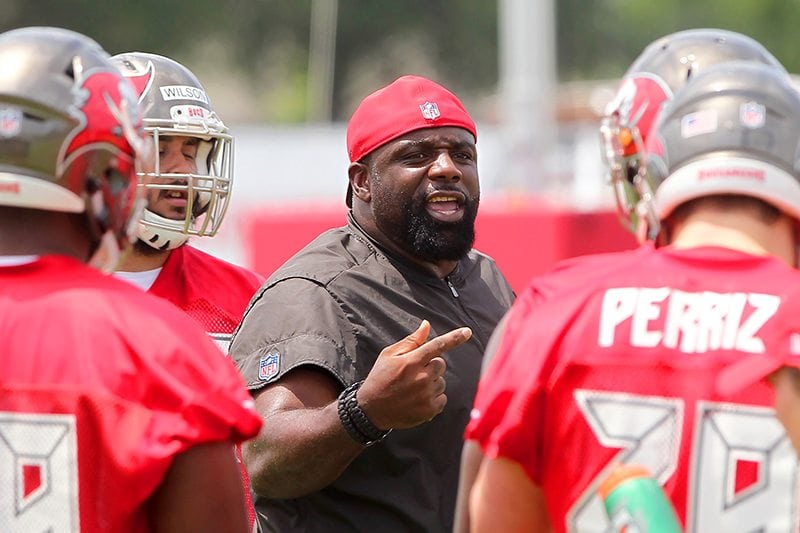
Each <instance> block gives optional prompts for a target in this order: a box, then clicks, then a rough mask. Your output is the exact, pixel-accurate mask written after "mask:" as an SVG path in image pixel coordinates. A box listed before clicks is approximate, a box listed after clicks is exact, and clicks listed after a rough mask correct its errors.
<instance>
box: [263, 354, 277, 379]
mask: <svg viewBox="0 0 800 533" xmlns="http://www.w3.org/2000/svg"><path fill="white" fill-rule="evenodd" d="M280 364H281V354H280V353H278V352H276V351H273V352H269V353H268V354H267V355H262V356H261V359H259V361H258V379H260V380H261V381H269V380H270V379H272V378H274V377H275V376H277V375H278V369H279V368H280Z"/></svg>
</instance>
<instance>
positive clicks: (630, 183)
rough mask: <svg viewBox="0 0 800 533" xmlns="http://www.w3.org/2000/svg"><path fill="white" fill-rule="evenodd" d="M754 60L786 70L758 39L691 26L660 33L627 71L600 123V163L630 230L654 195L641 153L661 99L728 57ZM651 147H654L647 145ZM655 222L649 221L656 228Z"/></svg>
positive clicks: (621, 214)
mask: <svg viewBox="0 0 800 533" xmlns="http://www.w3.org/2000/svg"><path fill="white" fill-rule="evenodd" d="M736 60H738V61H753V62H756V63H762V64H765V65H769V66H772V67H774V68H777V69H779V70H781V71H783V72H785V69H784V68H783V66H782V65H781V64H780V63H779V62H778V60H777V59H775V57H773V55H772V54H770V53H769V51H767V49H766V48H764V47H763V46H762V45H761V44H759V43H758V42H757V41H755V40H753V39H751V38H750V37H747V36H746V35H742V34H740V33H736V32H731V31H726V30H719V29H692V30H685V31H679V32H676V33H673V34H670V35H667V36H665V37H662V38H660V39H658V40H656V41H654V42H652V43H651V44H650V45H648V46H647V47H646V48H645V49H644V51H643V52H642V53H641V54H640V55H639V57H638V58H636V60H635V61H634V62H633V64H632V65H631V66H630V68H629V69H628V71H627V72H626V73H625V75H624V77H623V78H622V82H621V84H620V88H619V90H618V92H617V94H616V96H615V97H614V99H613V100H612V101H611V102H610V103H609V104H608V106H607V108H606V111H605V115H604V117H603V120H602V122H601V126H600V134H601V142H602V148H603V161H604V162H605V164H606V167H607V169H608V173H609V179H610V181H611V184H612V186H613V187H614V194H615V199H616V200H617V207H618V211H619V213H620V216H621V218H622V219H623V222H624V223H625V224H626V225H628V226H629V228H630V229H631V230H635V229H636V228H637V227H639V224H638V219H639V217H640V216H641V215H647V216H651V215H650V214H647V213H637V212H636V206H637V204H639V200H640V199H641V198H642V197H643V196H649V195H652V192H651V191H650V189H649V186H648V184H647V182H646V180H645V178H644V165H643V164H642V156H643V154H644V153H645V148H644V147H645V144H646V143H647V140H648V134H649V133H650V130H651V129H652V127H653V126H654V125H655V123H656V120H657V118H658V114H659V111H660V110H661V107H662V105H663V104H664V103H666V102H667V101H669V100H671V99H672V98H673V95H674V93H675V91H677V90H678V89H680V88H681V87H683V86H684V85H685V84H686V82H687V81H688V80H690V79H691V78H692V77H693V76H695V75H697V73H698V72H700V71H702V70H703V69H705V68H708V67H709V66H711V65H715V64H719V63H723V62H726V61H736ZM651 146H654V145H652V144H651ZM657 222H658V221H657V220H651V221H649V223H648V225H649V226H651V227H654V226H655V225H657V224H655V223H657Z"/></svg>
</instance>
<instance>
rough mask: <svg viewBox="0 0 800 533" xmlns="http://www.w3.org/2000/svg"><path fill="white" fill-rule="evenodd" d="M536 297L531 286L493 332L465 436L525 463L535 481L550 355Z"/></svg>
mask: <svg viewBox="0 0 800 533" xmlns="http://www.w3.org/2000/svg"><path fill="white" fill-rule="evenodd" d="M536 299H537V298H536V294H535V293H532V292H531V291H528V292H526V293H525V294H523V295H522V296H521V297H520V298H519V299H518V300H517V301H516V302H515V304H514V306H512V308H511V310H510V311H509V313H508V314H507V315H506V317H505V318H504V319H503V322H501V326H500V327H498V329H497V330H496V331H495V334H494V337H495V338H493V340H492V342H491V343H490V346H491V345H495V346H496V351H495V352H494V353H493V354H492V353H487V355H486V357H491V360H490V361H487V362H486V368H485V371H484V374H483V375H482V377H481V380H480V382H479V385H478V392H477V394H476V396H475V402H474V407H473V409H472V411H471V413H470V421H469V423H468V425H467V428H466V431H465V438H466V439H467V440H473V441H476V442H477V443H478V444H479V445H480V446H481V448H482V449H483V452H484V454H485V455H487V456H489V457H498V456H504V457H507V458H509V459H512V460H514V461H516V462H518V463H520V464H522V466H523V467H524V468H525V470H526V471H527V472H528V475H529V476H531V478H532V479H534V480H535V481H536V478H537V477H538V474H537V473H536V470H537V467H536V464H537V459H536V457H538V455H539V454H538V453H537V452H536V449H538V446H539V445H540V443H539V440H540V439H537V435H536V429H537V428H538V427H539V423H540V421H541V420H542V415H543V413H542V412H540V411H539V408H540V406H541V404H542V402H541V401H540V399H541V398H542V397H543V383H544V375H543V372H542V371H543V369H544V367H545V366H546V364H545V363H546V360H547V357H546V353H543V352H542V351H540V349H539V348H542V347H543V345H545V344H546V342H541V343H538V342H537V335H536V333H535V330H536V328H535V327H533V324H534V323H535V313H533V311H534V310H535V308H534V304H535V301H536ZM498 337H499V338H498ZM541 340H542V341H544V339H541Z"/></svg>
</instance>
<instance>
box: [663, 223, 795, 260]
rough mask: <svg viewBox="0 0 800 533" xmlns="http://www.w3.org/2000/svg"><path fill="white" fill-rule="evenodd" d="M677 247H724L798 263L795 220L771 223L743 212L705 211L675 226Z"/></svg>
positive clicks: (674, 232) (673, 241) (674, 234)
mask: <svg viewBox="0 0 800 533" xmlns="http://www.w3.org/2000/svg"><path fill="white" fill-rule="evenodd" d="M670 244H672V246H674V247H675V248H697V247H701V246H720V247H724V248H730V249H732V250H738V251H741V252H745V253H749V254H753V255H771V256H774V257H776V258H777V259H780V260H781V261H783V262H785V263H786V264H788V265H790V266H796V261H797V252H796V250H795V231H794V225H793V222H792V221H791V219H789V218H788V217H781V218H780V219H778V221H776V222H774V223H767V222H765V221H763V220H761V219H759V218H757V217H755V216H747V215H745V214H743V213H742V212H740V211H736V210H731V211H728V212H726V211H723V210H703V211H698V212H696V213H694V214H692V215H689V216H688V217H687V218H686V220H684V221H682V222H680V223H678V224H676V225H675V227H674V228H673V229H672V238H671V243H670Z"/></svg>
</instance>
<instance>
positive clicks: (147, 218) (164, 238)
mask: <svg viewBox="0 0 800 533" xmlns="http://www.w3.org/2000/svg"><path fill="white" fill-rule="evenodd" d="M175 225H181V226H183V221H182V220H180V221H178V220H171V219H169V218H165V217H162V216H160V215H157V214H155V213H153V212H152V211H150V210H149V209H145V210H144V216H142V220H141V221H140V222H139V228H138V232H137V233H138V236H139V239H141V240H142V241H144V242H146V243H147V244H148V245H150V246H151V247H152V248H155V249H156V250H161V251H167V250H174V249H175V248H178V247H180V246H183V245H184V244H186V241H188V240H189V236H188V235H187V234H185V233H183V231H181V230H178V229H167V228H166V227H164V226H175Z"/></svg>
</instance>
